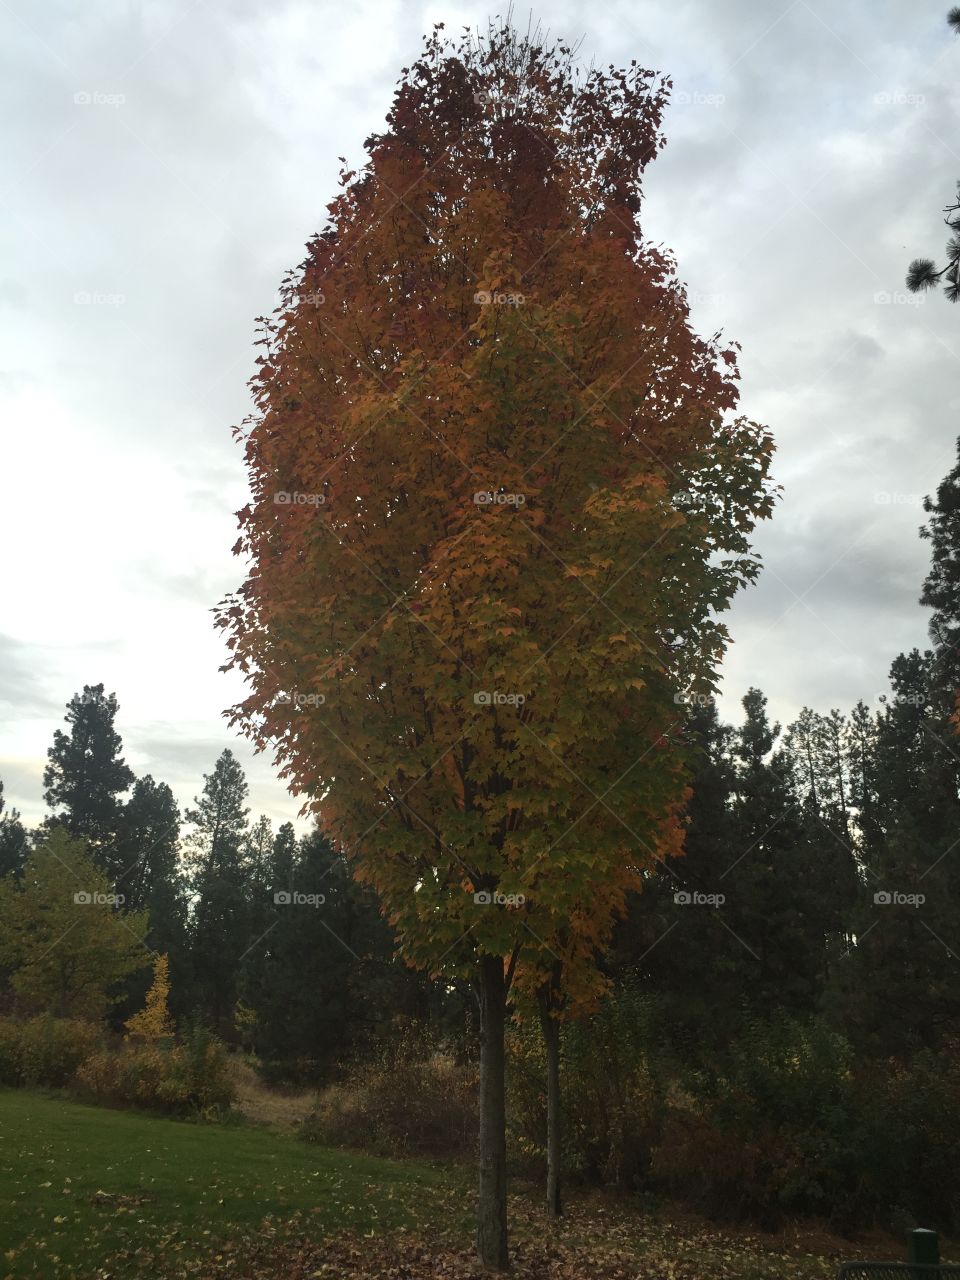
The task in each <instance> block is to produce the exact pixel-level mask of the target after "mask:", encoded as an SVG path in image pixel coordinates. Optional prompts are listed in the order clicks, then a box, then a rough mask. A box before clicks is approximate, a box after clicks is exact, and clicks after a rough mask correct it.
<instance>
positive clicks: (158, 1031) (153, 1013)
mask: <svg viewBox="0 0 960 1280" xmlns="http://www.w3.org/2000/svg"><path fill="white" fill-rule="evenodd" d="M125 1025H126V1031H127V1036H128V1037H129V1038H131V1039H135V1040H146V1041H147V1042H148V1043H151V1044H155V1043H156V1042H157V1041H160V1040H168V1039H170V1038H171V1037H172V1036H173V1018H172V1017H171V1016H170V960H169V958H168V957H167V956H164V955H158V956H156V958H155V959H154V962H153V982H152V983H151V984H150V990H149V991H148V992H147V1000H146V1004H145V1005H144V1007H143V1008H142V1009H141V1010H140V1012H139V1013H135V1014H134V1015H133V1017H132V1018H129V1019H128V1020H127V1022H126V1024H125Z"/></svg>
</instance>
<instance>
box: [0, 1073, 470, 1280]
mask: <svg viewBox="0 0 960 1280" xmlns="http://www.w3.org/2000/svg"><path fill="white" fill-rule="evenodd" d="M452 1182H453V1183H454V1184H455V1183H457V1182H459V1184H460V1185H452ZM464 1190H465V1187H464V1183H463V1179H462V1178H461V1177H460V1176H459V1175H458V1174H456V1173H455V1174H453V1175H451V1173H450V1172H449V1171H441V1170H437V1169H434V1168H431V1167H430V1166H428V1165H424V1164H416V1165H414V1164H412V1163H403V1162H399V1161H391V1160H380V1159H376V1158H373V1157H368V1156H362V1155H354V1154H351V1153H345V1152H339V1151H330V1150H327V1149H324V1148H320V1147H315V1146H311V1145H309V1144H307V1143H305V1142H300V1141H298V1140H297V1139H296V1138H293V1137H288V1136H286V1135H283V1134H275V1133H269V1132H266V1131H264V1130H262V1129H258V1128H251V1127H244V1126H230V1125H228V1126H218V1125H199V1124H188V1123H184V1122H178V1121H174V1120H167V1119H161V1118H153V1117H150V1116H145V1115H140V1114H134V1113H131V1112H125V1111H112V1110H107V1109H104V1108H99V1107H89V1106H83V1105H80V1104H78V1103H74V1102H67V1101H64V1100H62V1099H60V1098H52V1097H46V1096H42V1095H38V1094H35V1093H30V1092H26V1091H23V1090H0V1276H3V1277H8V1276H14V1277H19V1276H28V1275H38V1276H43V1277H45V1278H46V1277H50V1278H51V1280H53V1278H54V1277H64V1278H66V1277H70V1276H74V1275H76V1276H78V1277H86V1276H95V1275H97V1274H99V1271H98V1268H100V1267H102V1266H103V1261H104V1258H106V1257H112V1256H113V1255H123V1254H129V1255H132V1254H133V1253H134V1251H136V1250H139V1251H140V1258H139V1260H137V1259H135V1258H133V1257H131V1258H130V1261H129V1264H128V1265H127V1272H128V1273H129V1274H134V1275H135V1274H144V1275H149V1274H154V1275H159V1274H162V1273H161V1272H159V1271H155V1272H152V1273H151V1270H150V1265H149V1264H150V1260H151V1255H152V1257H153V1265H159V1259H160V1258H164V1259H165V1260H166V1264H165V1265H168V1266H170V1267H171V1270H170V1272H169V1274H171V1275H175V1274H176V1269H175V1266H174V1265H173V1264H174V1260H175V1259H176V1257H178V1256H182V1257H184V1258H189V1257H196V1256H198V1255H199V1254H200V1253H201V1252H206V1251H208V1250H216V1249H217V1247H218V1246H219V1245H221V1244H222V1243H225V1242H235V1241H236V1240H237V1239H238V1238H250V1237H254V1236H257V1235H261V1236H262V1235H267V1236H271V1235H275V1236H277V1237H279V1238H283V1237H284V1236H285V1235H286V1234H291V1233H296V1232H300V1233H302V1232H304V1231H305V1230H308V1231H309V1232H310V1234H311V1235H314V1234H316V1235H318V1236H319V1235H321V1234H323V1233H325V1232H326V1231H339V1230H343V1229H354V1230H358V1231H361V1232H364V1233H366V1232H371V1231H378V1230H380V1229H385V1228H390V1227H397V1226H401V1225H405V1226H410V1227H413V1226H415V1225H416V1224H417V1222H418V1221H420V1220H424V1219H425V1220H426V1221H431V1220H433V1221H436V1219H437V1218H438V1216H439V1217H449V1218H450V1220H451V1221H453V1220H456V1219H458V1218H462V1216H463V1212H464V1205H463V1193H464ZM98 1192H99V1193H105V1194H100V1195H98V1194H97V1193H98ZM467 1208H469V1206H467ZM111 1274H113V1275H122V1274H125V1271H124V1270H123V1267H122V1265H121V1267H120V1268H116V1267H114V1268H112V1269H111Z"/></svg>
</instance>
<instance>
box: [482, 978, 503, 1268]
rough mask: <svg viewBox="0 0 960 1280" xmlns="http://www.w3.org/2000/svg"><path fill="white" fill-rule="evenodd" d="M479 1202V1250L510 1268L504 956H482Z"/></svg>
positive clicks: (490, 1263)
mask: <svg viewBox="0 0 960 1280" xmlns="http://www.w3.org/2000/svg"><path fill="white" fill-rule="evenodd" d="M479 979H480V981H479V987H480V1205H479V1211H478V1215H477V1254H478V1255H479V1258H480V1261H481V1263H482V1264H483V1266H484V1267H486V1268H487V1269H488V1270H490V1271H506V1270H507V1127H506V1126H507V1113H506V1099H505V1088H504V1049H503V1033H504V1022H505V1019H506V1006H507V990H506V982H505V980H504V974H503V961H502V960H501V959H500V957H499V956H481V958H480V974H479Z"/></svg>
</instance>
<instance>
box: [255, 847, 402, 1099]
mask: <svg viewBox="0 0 960 1280" xmlns="http://www.w3.org/2000/svg"><path fill="white" fill-rule="evenodd" d="M292 837H293V828H292V826H290V824H285V826H284V827H281V829H280V832H279V833H278V835H277V837H276V838H275V840H274V844H273V887H272V888H271V890H270V893H269V898H268V906H267V912H266V915H267V918H268V920H269V925H268V928H267V931H266V933H265V936H264V938H263V940H262V944H260V943H258V944H257V945H256V946H254V947H253V948H252V949H251V952H250V955H249V957H248V959H247V961H246V962H245V964H244V970H243V985H242V991H241V999H242V1001H243V1004H244V1005H245V1006H246V1007H247V1008H249V1009H251V1010H252V1012H253V1015H254V1020H253V1021H254V1028H255V1029H254V1047H255V1049H256V1051H257V1053H258V1054H259V1055H260V1056H261V1058H262V1059H263V1061H264V1063H265V1068H266V1070H267V1071H268V1072H269V1073H271V1074H274V1075H278V1076H281V1075H282V1076H286V1077H288V1078H297V1079H311V1080H321V1079H324V1078H326V1077H328V1076H329V1075H330V1073H331V1072H332V1071H333V1069H334V1068H335V1066H336V1065H337V1064H338V1063H342V1062H344V1061H345V1060H346V1059H348V1058H349V1057H350V1056H351V1055H352V1054H353V1053H354V1052H355V1051H357V1050H358V1049H359V1048H360V1047H361V1046H363V1045H365V1046H370V1045H371V1044H372V1043H374V1042H375V1041H378V1040H380V1039H382V1037H383V1036H384V1034H385V1033H386V1031H387V1028H388V1027H389V1025H390V1023H391V1022H392V1021H393V1019H394V1018H395V1017H396V1016H397V1014H398V1013H400V1012H402V1011H403V1010H404V1008H405V1007H409V1004H410V995H411V990H412V989H413V988H414V987H419V986H420V985H421V983H422V979H421V978H420V977H419V976H418V975H415V974H413V973H412V972H410V971H409V970H408V969H407V968H406V967H405V966H404V965H402V964H401V963H400V962H399V960H398V959H397V958H396V957H395V955H394V942H393V936H392V934H391V931H390V929H389V927H388V926H387V925H386V924H385V922H384V921H383V919H382V918H381V916H380V913H379V910H378V906H377V901H376V898H375V897H374V895H373V893H372V892H371V891H370V890H369V889H365V888H362V887H361V886H360V885H358V884H357V883H356V881H354V880H353V878H352V877H351V875H350V872H349V868H348V867H347V864H346V862H345V860H344V859H343V858H342V857H341V856H340V855H339V854H337V852H336V851H335V850H334V849H333V847H332V846H331V844H330V842H329V841H328V840H327V839H326V837H325V836H323V835H322V834H321V833H320V832H319V831H317V830H314V831H313V832H311V833H310V834H309V835H308V836H306V837H305V838H304V839H303V840H302V841H300V843H299V845H298V846H296V847H295V850H293V849H292V848H291V841H292ZM291 852H293V853H294V856H293V857H292V858H290V854H291Z"/></svg>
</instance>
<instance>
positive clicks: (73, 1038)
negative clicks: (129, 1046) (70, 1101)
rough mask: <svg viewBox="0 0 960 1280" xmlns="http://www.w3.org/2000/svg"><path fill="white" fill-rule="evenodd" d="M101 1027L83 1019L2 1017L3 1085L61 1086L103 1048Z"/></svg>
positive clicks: (0, 1065)
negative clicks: (16, 1018)
mask: <svg viewBox="0 0 960 1280" xmlns="http://www.w3.org/2000/svg"><path fill="white" fill-rule="evenodd" d="M101 1041H102V1037H101V1034H100V1032H99V1031H98V1029H97V1028H96V1027H94V1026H92V1025H91V1024H90V1023H89V1022H84V1021H82V1020H81V1019H79V1018H53V1017H39V1018H29V1019H27V1020H26V1021H23V1022H17V1021H15V1020H14V1019H10V1018H4V1019H2V1020H0V1084H6V1085H45V1086H47V1087H49V1088H60V1087H62V1086H63V1085H65V1084H67V1083H68V1081H69V1080H70V1078H71V1077H72V1076H73V1074H74V1072H75V1071H76V1070H77V1068H78V1067H79V1066H80V1065H81V1063H83V1062H85V1061H86V1060H87V1059H88V1058H89V1057H90V1056H91V1055H92V1054H93V1053H95V1052H96V1050H97V1049H98V1048H99V1046H100V1044H101Z"/></svg>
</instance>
